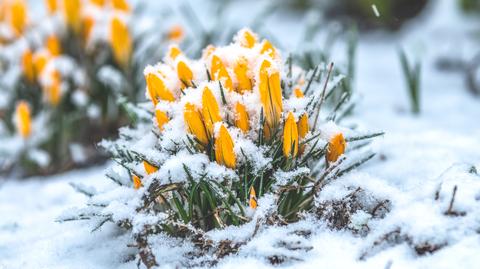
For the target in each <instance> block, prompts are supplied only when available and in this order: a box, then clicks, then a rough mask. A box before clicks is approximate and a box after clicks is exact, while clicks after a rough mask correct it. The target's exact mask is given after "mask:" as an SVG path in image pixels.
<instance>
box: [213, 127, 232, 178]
mask: <svg viewBox="0 0 480 269" xmlns="http://www.w3.org/2000/svg"><path fill="white" fill-rule="evenodd" d="M215 160H216V161H217V163H219V164H221V165H224V166H226V167H229V168H232V169H234V168H235V166H236V158H235V152H234V151H233V140H232V137H231V136H230V133H229V132H228V130H227V128H225V125H223V124H222V126H220V130H219V134H218V136H217V138H216V139H215Z"/></svg>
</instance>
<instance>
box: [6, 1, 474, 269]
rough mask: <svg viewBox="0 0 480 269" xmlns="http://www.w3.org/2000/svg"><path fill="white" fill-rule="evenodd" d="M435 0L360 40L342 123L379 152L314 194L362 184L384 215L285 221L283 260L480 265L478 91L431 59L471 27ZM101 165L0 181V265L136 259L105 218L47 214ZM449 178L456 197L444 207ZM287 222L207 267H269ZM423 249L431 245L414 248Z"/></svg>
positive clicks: (454, 50) (102, 264) (97, 181)
mask: <svg viewBox="0 0 480 269" xmlns="http://www.w3.org/2000/svg"><path fill="white" fill-rule="evenodd" d="M435 2H436V3H435V5H433V6H431V7H430V8H429V10H428V11H429V12H427V14H425V15H424V16H423V17H421V18H419V19H417V20H416V21H414V22H412V23H411V24H409V25H407V27H406V28H405V29H403V30H402V33H400V34H399V35H398V36H392V37H386V36H385V35H381V34H374V35H373V36H372V35H370V36H367V37H363V38H361V39H360V43H359V48H358V57H357V74H356V89H357V90H358V91H359V92H360V93H361V96H362V98H361V99H360V100H359V103H358V105H357V107H356V112H355V114H354V117H353V119H350V120H349V122H352V123H355V124H358V125H360V126H362V127H368V128H369V129H372V130H381V131H385V132H386V134H385V136H384V137H383V138H379V139H376V141H375V142H374V144H373V149H374V151H375V152H377V153H378V154H377V156H376V157H375V158H374V159H373V160H371V161H370V162H369V163H368V164H366V165H365V166H362V167H361V168H360V169H358V170H357V171H355V172H353V173H350V174H348V175H346V176H344V177H342V178H341V179H339V180H338V181H336V182H334V183H332V184H331V185H329V186H328V187H327V188H326V189H325V190H324V192H322V194H323V195H325V196H324V197H322V199H324V200H325V201H327V200H329V199H335V198H341V197H343V196H344V195H346V194H347V192H346V189H347V187H348V188H356V187H361V188H362V189H365V190H368V191H369V192H371V193H372V194H373V195H374V196H375V197H376V198H379V199H388V200H389V201H390V203H391V209H390V212H389V213H387V214H386V216H385V217H384V218H382V219H374V220H372V221H370V222H368V229H369V233H368V235H367V236H366V237H362V236H360V235H359V234H356V233H352V231H351V230H350V229H349V230H332V229H330V228H329V227H327V225H326V224H325V223H322V222H318V223H317V222H313V223H298V224H295V225H293V226H297V227H301V226H302V225H305V226H308V228H312V225H313V227H314V232H313V233H312V234H311V235H309V236H308V237H307V238H303V237H299V238H293V239H292V240H293V241H295V240H299V241H301V244H302V246H303V245H306V246H308V249H309V250H308V251H306V250H302V249H301V248H300V249H299V250H296V251H291V252H292V254H291V255H294V256H295V257H296V259H298V261H294V262H288V263H286V264H284V265H282V266H281V267H282V268H392V269H393V268H398V269H400V268H472V269H473V268H479V265H480V256H479V254H478V253H479V251H480V231H479V230H478V229H479V227H480V176H479V175H475V174H474V173H473V172H472V170H473V169H472V167H476V169H477V170H478V171H480V125H479V123H478V122H479V120H478V119H480V100H479V99H475V98H474V97H472V96H471V95H470V94H469V93H468V92H467V90H466V89H465V85H464V81H463V78H462V77H461V76H459V75H458V74H449V73H441V72H439V71H438V70H436V69H435V66H434V62H435V59H436V58H437V57H438V56H439V55H445V53H447V52H448V53H450V54H453V55H454V56H455V55H457V56H459V57H465V58H468V57H469V56H471V55H469V54H468V53H469V52H470V53H471V52H475V50H474V49H473V48H474V47H473V46H474V45H473V44H470V43H469V42H468V41H467V40H466V39H465V38H466V35H467V32H468V29H469V28H471V27H472V26H475V24H474V22H471V21H463V20H461V19H460V15H459V14H455V11H454V8H453V7H452V5H453V3H451V2H453V1H438V2H437V1H435ZM476 26H477V27H478V21H477V22H476ZM279 39H280V40H281V39H282V37H281V36H280V37H279ZM477 45H478V44H477ZM398 46H404V47H406V48H407V49H408V51H414V53H417V54H418V55H419V56H420V58H421V59H422V62H423V67H424V68H423V69H424V70H423V71H424V72H423V74H422V95H421V100H422V113H421V114H420V115H419V116H412V115H411V114H410V113H409V112H408V111H409V102H408V96H407V91H406V89H405V84H404V78H403V74H402V73H401V69H400V64H399V61H398V55H397V48H398ZM105 168H106V166H101V167H94V168H89V169H86V170H79V171H72V172H69V173H65V174H62V175H58V176H52V177H50V178H48V179H44V178H31V179H28V180H27V181H21V182H20V181H17V180H15V179H13V178H12V179H7V180H0V269H13V268H136V261H135V260H134V259H133V256H132V255H133V254H134V250H135V249H134V248H129V247H128V246H127V244H128V243H130V241H129V238H128V236H127V235H124V234H121V233H120V232H118V231H117V229H115V227H114V226H113V225H106V226H104V227H102V228H101V229H100V230H98V231H96V232H93V233H91V232H90V230H91V227H89V226H88V225H78V223H71V222H70V223H57V222H55V219H56V218H57V217H58V216H59V215H60V214H61V213H62V212H63V211H64V210H66V209H68V208H71V207H82V206H83V205H84V203H85V202H86V200H87V199H86V198H85V197H84V196H83V195H82V194H79V193H77V192H75V191H74V190H73V188H72V187H71V186H70V185H69V183H70V182H74V183H82V184H85V185H95V186H99V185H100V187H101V186H102V185H104V184H109V182H107V180H106V179H105V180H103V173H104V170H105ZM454 186H456V187H457V188H456V189H457V191H456V199H455V201H454V202H453V204H452V205H451V206H450V203H451V197H452V193H453V189H454ZM368 218H369V217H368V215H366V214H364V212H363V213H362V212H357V214H355V216H354V220H353V222H355V223H356V224H357V225H360V226H361V225H363V224H365V223H366V222H367V221H368ZM286 229H290V228H285V227H283V228H271V229H269V230H266V231H264V232H262V233H261V234H259V235H258V237H257V238H255V239H254V240H252V241H251V242H250V243H249V244H247V245H246V246H244V248H242V249H241V250H240V253H239V255H235V256H229V257H226V258H225V259H223V260H221V261H220V263H219V264H218V265H217V267H218V268H269V267H271V265H269V263H267V262H266V261H265V260H263V259H262V258H259V257H258V256H256V254H258V253H270V252H272V253H273V252H275V251H281V250H278V249H273V248H272V244H273V243H272V242H273V241H275V240H276V239H278V238H276V235H280V234H284V233H285V230H286ZM282 230H283V231H282ZM232 232H233V233H234V232H235V230H233V231H232ZM386 234H389V235H390V236H397V237H398V238H401V240H397V241H398V242H400V243H398V244H388V243H385V244H384V242H382V240H381V239H382V237H385V235H386ZM267 239H268V240H267ZM426 242H428V244H429V245H426ZM419 246H420V247H419ZM422 246H423V247H425V248H424V249H429V248H437V247H438V248H439V249H438V250H436V251H433V252H432V253H429V252H428V251H427V252H426V253H423V251H422V250H424V249H421V247H422ZM415 247H417V248H418V249H415ZM188 248H189V246H185V247H182V246H179V245H176V244H175V242H172V241H171V240H170V241H168V242H165V243H164V248H162V249H160V250H159V251H158V252H157V260H158V261H159V263H160V264H161V265H162V266H164V267H165V268H175V267H176V266H177V265H178V261H179V260H181V259H182V256H181V255H182V254H183V253H184V252H186V251H188ZM419 253H421V254H419Z"/></svg>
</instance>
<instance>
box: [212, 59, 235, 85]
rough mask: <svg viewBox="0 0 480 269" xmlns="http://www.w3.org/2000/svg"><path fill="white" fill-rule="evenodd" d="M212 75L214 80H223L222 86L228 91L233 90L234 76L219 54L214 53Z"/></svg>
mask: <svg viewBox="0 0 480 269" xmlns="http://www.w3.org/2000/svg"><path fill="white" fill-rule="evenodd" d="M211 75H212V79H213V80H217V81H222V86H223V87H225V88H226V89H227V90H228V91H231V90H233V82H232V78H231V77H230V75H229V74H228V71H227V69H226V68H225V65H224V64H223V62H222V59H220V58H219V57H218V56H217V55H213V57H212V70H211Z"/></svg>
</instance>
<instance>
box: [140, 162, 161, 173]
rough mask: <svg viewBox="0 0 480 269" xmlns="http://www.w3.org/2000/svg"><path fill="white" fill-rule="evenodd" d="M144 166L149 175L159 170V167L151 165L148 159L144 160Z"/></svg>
mask: <svg viewBox="0 0 480 269" xmlns="http://www.w3.org/2000/svg"><path fill="white" fill-rule="evenodd" d="M143 167H144V168H145V172H147V175H150V174H153V173H155V172H157V171H158V168H157V167H156V166H154V165H151V164H150V163H149V162H147V161H143Z"/></svg>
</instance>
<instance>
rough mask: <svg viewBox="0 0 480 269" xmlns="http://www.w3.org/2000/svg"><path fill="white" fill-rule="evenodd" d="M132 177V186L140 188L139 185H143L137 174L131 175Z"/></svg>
mask: <svg viewBox="0 0 480 269" xmlns="http://www.w3.org/2000/svg"><path fill="white" fill-rule="evenodd" d="M132 179H133V188H134V189H136V190H138V189H140V187H142V186H143V184H142V180H141V179H140V178H139V177H138V176H137V175H133V176H132Z"/></svg>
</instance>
